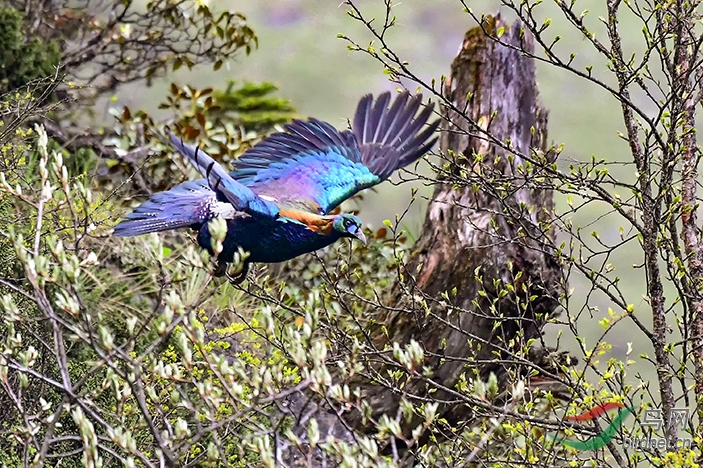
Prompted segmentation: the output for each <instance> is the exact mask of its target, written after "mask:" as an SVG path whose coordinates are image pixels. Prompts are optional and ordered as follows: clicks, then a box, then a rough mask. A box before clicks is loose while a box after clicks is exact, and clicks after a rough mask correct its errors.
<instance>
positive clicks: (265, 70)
mask: <svg viewBox="0 0 703 468" xmlns="http://www.w3.org/2000/svg"><path fill="white" fill-rule="evenodd" d="M518 3H519V2H518ZM546 3H548V2H546ZM578 3H583V8H584V9H585V8H589V9H590V10H591V12H590V13H589V15H588V16H587V17H586V24H587V25H588V27H589V28H591V29H592V30H594V31H595V32H596V37H597V38H599V39H601V40H604V41H605V42H606V43H607V37H606V34H605V29H604V26H603V25H602V23H601V22H600V21H599V19H598V16H599V15H603V14H604V11H602V9H603V8H604V3H605V2H598V4H595V2H591V1H588V2H578ZM356 4H357V6H358V7H359V8H360V9H361V10H362V11H363V12H364V14H365V15H367V16H369V17H374V16H376V17H379V21H381V18H382V16H381V14H382V12H383V2H382V1H380V0H358V1H357V2H356ZM467 5H468V6H470V7H471V8H472V10H473V11H474V13H475V14H477V15H479V16H480V15H481V13H486V14H493V13H495V12H496V11H500V12H501V14H502V15H503V17H504V18H506V19H508V20H510V19H511V18H512V17H513V15H511V12H510V11H509V10H508V9H506V8H504V7H503V8H500V5H499V3H498V2H495V1H483V0H481V1H476V0H472V1H471V2H470V3H467ZM210 7H211V8H213V9H215V10H216V9H224V8H231V9H235V10H237V11H240V12H241V13H243V14H244V15H245V16H246V17H247V18H248V21H249V23H250V25H251V27H252V28H253V29H254V31H255V32H256V34H257V35H258V37H259V48H258V50H255V51H253V52H252V54H251V56H248V57H247V56H244V55H242V56H240V57H239V59H238V60H235V61H233V62H231V63H229V64H226V65H225V66H223V67H222V69H221V70H219V71H218V72H213V71H212V70H211V69H208V68H207V67H202V68H200V69H197V70H193V71H190V72H185V71H179V73H178V74H176V75H175V80H176V81H177V82H178V83H179V84H192V85H194V86H196V87H198V88H204V87H210V86H213V87H224V86H225V85H226V83H227V81H228V80H231V79H234V80H238V81H242V80H251V81H271V82H273V83H275V84H276V85H278V86H279V87H280V96H282V97H284V98H286V99H289V100H290V101H291V102H292V104H293V106H294V107H295V108H296V109H297V111H298V113H299V115H300V116H301V117H306V116H315V117H317V118H321V119H325V120H327V121H329V122H330V123H332V124H333V125H335V126H337V127H345V126H346V119H347V118H351V117H352V116H353V111H354V109H355V106H356V102H357V100H358V99H359V97H360V96H361V95H363V94H366V93H374V94H378V93H379V92H382V91H384V90H388V89H393V88H394V87H395V85H394V84H393V83H391V82H389V81H388V80H387V76H386V75H384V73H383V68H382V66H381V65H380V64H379V63H378V62H376V61H375V60H374V59H372V58H371V57H369V56H367V55H365V54H362V53H353V52H350V51H349V50H348V49H347V43H346V42H345V41H344V40H342V39H338V38H337V34H339V33H343V34H345V35H347V36H349V37H350V38H351V39H353V40H355V41H356V42H357V43H359V44H361V45H366V44H368V41H369V40H370V35H369V33H368V31H367V30H366V29H365V27H364V26H363V25H362V24H361V23H359V22H357V21H355V20H353V19H352V18H350V17H349V16H348V15H347V14H346V11H347V8H348V7H347V6H346V5H344V4H340V1H330V0H276V1H265V2H264V1H252V0H228V1H217V2H215V1H214V0H213V1H211V2H210ZM463 9H464V6H463V5H462V4H461V3H460V2H459V1H458V0H432V1H427V0H404V1H403V2H399V3H398V4H397V5H396V6H395V7H394V10H393V11H394V13H395V15H396V16H397V25H396V26H395V27H394V28H393V29H392V31H391V33H390V35H389V37H388V40H389V43H390V44H391V46H392V49H393V50H394V51H395V52H396V53H397V54H398V55H399V56H400V57H401V58H403V59H404V60H407V61H408V62H410V66H411V68H412V69H413V70H414V72H415V73H416V74H417V75H419V76H420V77H421V78H422V79H424V80H427V81H428V82H429V81H430V80H431V79H432V78H439V77H440V76H441V75H442V74H446V73H448V71H449V66H450V63H451V61H452V59H453V58H454V56H455V54H456V53H457V51H458V49H459V46H460V43H461V40H462V38H463V35H464V33H465V32H466V31H467V30H468V29H469V28H471V27H473V26H475V24H476V23H475V21H474V20H473V19H472V18H471V16H470V15H469V14H467V13H465V12H464V11H463ZM536 12H537V15H538V16H541V17H544V18H546V17H550V18H552V20H553V21H552V25H551V26H550V28H549V29H548V30H547V31H546V33H545V34H546V37H547V38H552V37H553V36H556V35H560V36H561V37H562V40H561V41H560V43H559V45H558V47H557V50H559V51H560V52H561V53H562V55H563V57H564V58H565V59H567V60H568V56H569V53H571V52H574V53H576V54H577V57H576V60H575V64H577V65H578V66H579V67H582V69H583V68H585V67H586V66H587V65H592V66H593V69H594V74H595V75H596V76H599V77H601V78H602V79H603V80H604V81H605V82H607V83H611V84H612V83H613V82H614V77H612V76H611V75H610V74H609V72H608V71H607V69H606V62H605V59H604V58H603V57H602V56H600V55H598V53H597V52H596V51H595V49H594V48H593V47H592V46H591V44H590V43H589V42H588V41H587V40H585V39H584V38H583V37H582V35H581V34H580V33H579V32H578V31H576V30H575V29H573V28H572V27H571V26H569V25H568V24H567V23H566V21H565V20H564V18H563V16H562V15H561V13H559V12H558V11H557V10H556V8H555V7H554V6H553V5H540V6H539V7H538V8H537V9H536ZM620 26H621V30H622V32H623V36H624V37H623V39H624V48H625V50H626V51H627V53H626V55H628V53H631V52H636V51H639V50H640V49H641V48H642V45H641V42H642V41H641V37H642V35H641V28H642V26H641V24H638V23H637V21H636V20H635V19H634V18H633V17H628V16H627V14H626V13H625V12H623V16H622V17H621V21H620ZM538 52H539V50H538ZM171 79H174V78H173V76H171V77H170V78H169V80H168V81H161V82H157V83H156V85H155V87H152V88H146V87H143V86H133V87H131V88H130V89H128V90H125V91H123V92H122V93H121V94H120V95H119V96H118V100H117V105H118V106H120V107H121V106H122V105H128V106H130V107H132V108H144V107H146V108H148V109H152V110H154V109H155V107H156V105H157V103H158V102H159V101H160V100H161V99H162V98H163V96H164V95H165V87H166V86H167V84H168V83H169V82H170V80H171ZM538 80H539V86H540V92H541V95H542V101H543V105H544V106H545V107H546V108H547V109H548V110H549V112H550V118H549V136H550V139H552V140H553V141H554V142H555V143H556V144H561V143H563V144H564V145H565V150H564V152H563V153H562V156H561V159H560V164H561V165H562V167H568V164H569V163H570V162H573V161H587V160H589V159H590V158H591V156H592V155H596V156H597V157H598V158H606V159H608V161H612V162H621V163H624V162H627V161H629V160H630V159H631V158H630V155H629V152H628V147H627V145H626V143H625V142H624V141H623V140H622V139H621V138H620V137H619V136H618V132H624V126H623V124H622V117H621V114H620V106H619V104H618V102H617V101H616V100H615V99H614V98H613V97H612V96H611V95H610V94H609V93H608V92H606V91H604V90H602V89H600V88H599V87H598V86H596V85H594V84H591V83H588V82H586V81H584V80H582V79H580V78H578V77H576V76H574V75H573V74H571V73H568V72H565V71H563V70H559V69H557V68H555V67H553V66H551V65H546V64H543V63H539V64H538ZM635 97H636V98H638V97H637V96H635ZM112 105H114V103H113V104H112ZM644 105H645V108H647V107H646V104H644ZM425 170H426V169H425ZM610 172H611V173H612V174H616V175H617V176H618V177H620V178H622V179H627V180H632V179H633V175H634V167H633V166H631V165H628V164H617V165H615V166H613V167H612V168H611V171H610ZM396 178H397V176H396ZM413 186H414V185H413V184H412V183H408V184H403V185H401V186H399V187H394V186H391V185H390V184H387V183H386V184H383V185H382V186H381V187H380V188H378V190H377V191H376V193H367V194H366V196H365V197H364V200H363V202H362V203H360V206H359V208H360V210H361V217H362V219H364V221H365V222H366V223H367V224H370V225H371V226H376V227H378V226H379V225H380V224H381V222H382V221H383V220H384V219H391V220H393V219H394V217H395V215H396V214H399V213H401V212H403V211H404V210H405V208H406V207H407V206H408V203H409V202H410V198H411V195H410V193H411V187H413ZM419 193H420V195H421V196H424V197H428V196H429V195H431V193H432V189H431V188H427V187H425V188H424V189H422V190H421V191H420V192H419ZM621 195H623V197H627V195H628V194H626V193H625V194H621ZM557 202H558V206H559V209H560V210H561V211H563V210H565V209H566V203H565V198H564V197H559V198H558V200H557ZM425 206H426V201H422V202H417V203H414V204H413V206H412V207H411V210H410V216H409V217H408V218H407V219H406V220H405V224H406V228H407V229H409V230H410V231H411V233H412V234H414V235H417V234H418V233H419V230H420V227H421V225H422V220H423V216H424V208H425ZM345 208H347V209H349V208H354V206H353V205H347V206H345ZM605 208H606V207H598V206H596V205H589V206H588V207H587V208H586V209H585V210H583V211H581V212H579V213H578V215H576V216H574V217H573V221H574V225H577V226H584V231H585V232H586V233H590V232H591V231H593V230H596V231H598V233H599V235H600V238H601V240H603V241H604V242H606V243H609V244H616V243H618V242H619V240H620V227H621V226H623V227H624V229H625V231H627V230H628V229H629V226H626V225H623V224H622V223H621V221H620V220H619V219H618V218H617V217H615V216H606V217H603V218H601V215H602V214H603V213H605V211H604V210H605ZM560 237H561V238H562V239H564V240H567V239H568V238H567V237H566V236H564V235H563V234H562V235H560ZM641 257H642V255H641V251H640V249H639V246H638V245H637V244H636V243H634V242H633V243H630V244H627V245H626V246H624V247H622V248H619V249H616V250H615V251H614V252H613V254H612V255H611V256H610V258H609V259H608V261H609V262H610V263H612V264H613V265H615V267H616V271H615V274H617V275H618V276H620V278H622V282H621V285H622V291H623V293H624V295H625V297H626V298H627V300H628V302H629V303H632V304H634V306H635V312H636V313H637V314H638V316H639V317H640V319H641V320H642V321H643V322H644V323H645V324H648V325H649V324H651V319H650V315H649V308H648V305H647V303H646V302H645V299H644V297H643V296H644V295H645V294H646V287H645V282H644V275H643V272H642V270H641V269H637V268H633V265H635V264H641V263H642V258H641ZM600 261H602V259H600ZM596 263H597V262H596ZM596 263H594V265H595V264H596ZM570 286H571V288H573V291H574V292H573V300H572V302H571V304H570V307H569V308H570V310H571V312H572V313H573V314H577V313H578V312H579V311H580V310H582V307H583V305H584V303H585V302H586V298H587V297H588V306H589V307H590V309H589V310H584V311H583V313H582V314H581V315H580V319H579V320H578V324H577V331H578V333H579V335H581V336H582V337H584V338H585V342H586V345H587V346H588V347H589V348H591V347H593V346H594V345H595V343H596V341H597V340H598V339H599V338H600V336H601V335H602V333H603V328H602V326H601V325H599V323H598V321H599V320H600V319H601V318H602V317H604V316H607V309H608V307H609V306H610V304H609V301H608V300H607V299H606V298H605V297H604V296H603V295H602V294H599V293H593V294H589V291H590V289H591V287H590V283H589V282H588V281H587V280H586V279H585V278H584V277H582V276H581V275H580V274H574V275H572V276H571V278H570ZM671 299H673V295H671V294H670V300H671ZM616 313H617V314H619V315H620V314H621V313H622V312H621V311H618V310H616ZM672 326H674V325H673V323H672ZM674 327H675V326H674ZM565 328H566V327H559V326H551V327H549V329H548V330H547V332H548V333H547V338H548V341H549V342H551V343H552V344H553V343H554V341H555V340H556V335H557V331H558V330H559V329H565ZM569 335H570V332H568V331H567V332H566V333H564V336H563V337H562V341H561V343H562V346H563V347H566V348H568V349H571V350H574V351H576V350H577V345H576V343H575V341H574V340H573V339H572V338H570V336H569ZM605 340H606V341H608V342H609V343H611V344H612V345H613V348H612V350H611V351H609V352H608V353H607V354H606V355H605V356H602V357H601V358H600V361H601V362H602V363H605V362H607V359H608V358H610V357H614V358H618V359H623V358H624V357H625V352H626V350H627V343H628V342H634V352H633V354H632V355H631V356H630V357H631V358H633V359H636V360H637V361H638V362H637V364H635V366H634V369H635V370H636V371H639V372H642V374H643V378H644V380H650V379H652V380H653V377H654V373H653V369H652V367H651V366H649V365H648V364H646V363H644V362H643V361H642V360H640V359H638V358H637V355H638V354H639V353H641V352H646V353H648V354H649V355H650V356H651V355H652V353H651V346H650V345H649V343H648V342H647V341H646V339H645V338H644V336H643V335H642V334H641V332H639V331H638V330H636V329H635V328H634V326H633V324H632V322H630V321H629V319H626V320H623V321H622V322H620V323H619V324H617V325H616V326H615V327H613V328H612V329H611V330H610V331H609V333H608V334H607V336H606V337H605ZM672 341H674V340H672ZM575 355H577V356H579V357H581V353H580V352H578V351H577V352H575ZM635 374H636V372H631V373H630V374H629V376H628V381H630V383H634V384H636V382H635ZM653 390H655V389H654V388H653Z"/></svg>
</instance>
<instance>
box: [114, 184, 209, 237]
mask: <svg viewBox="0 0 703 468" xmlns="http://www.w3.org/2000/svg"><path fill="white" fill-rule="evenodd" d="M216 201H217V199H216V197H215V193H214V192H213V191H212V190H210V188H209V187H208V185H207V182H205V180H204V179H200V180H193V181H188V182H184V183H182V184H180V185H177V186H176V187H174V188H172V189H171V190H168V191H165V192H158V193H155V194H154V195H152V197H151V198H150V199H149V200H147V201H146V202H144V203H143V204H142V205H141V206H139V207H138V208H137V209H136V210H134V212H132V213H130V214H129V215H127V216H125V218H124V219H123V220H122V222H120V224H118V225H117V226H115V232H114V234H115V235H116V236H120V237H129V236H139V235H141V234H148V233H150V232H160V231H168V230H169V229H178V228H185V227H188V226H192V225H194V224H200V223H203V222H206V221H208V220H209V219H210V218H211V217H212V214H211V207H212V205H213V204H214V203H215V202H216Z"/></svg>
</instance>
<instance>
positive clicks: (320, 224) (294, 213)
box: [279, 209, 334, 234]
mask: <svg viewBox="0 0 703 468" xmlns="http://www.w3.org/2000/svg"><path fill="white" fill-rule="evenodd" d="M279 215H280V216H281V217H285V218H290V219H294V220H296V221H300V222H301V223H303V224H305V225H306V226H307V227H308V229H310V230H311V231H313V232H318V233H320V234H329V233H330V232H332V229H333V227H332V223H333V221H334V216H320V215H316V214H315V213H310V212H307V211H300V210H286V209H281V210H280V212H279Z"/></svg>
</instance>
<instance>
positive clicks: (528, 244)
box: [349, 17, 564, 430]
mask: <svg viewBox="0 0 703 468" xmlns="http://www.w3.org/2000/svg"><path fill="white" fill-rule="evenodd" d="M499 31H500V33H501V34H502V37H501V40H502V42H505V43H507V44H510V45H513V46H515V48H511V47H508V46H505V45H502V44H500V43H499V42H498V41H496V40H495V39H494V38H491V37H489V36H488V35H487V34H486V33H488V34H497V33H498V32H499ZM520 49H523V50H528V51H529V50H532V49H533V40H532V38H531V37H530V36H529V35H527V34H524V31H521V25H520V23H515V24H513V25H512V26H506V25H505V24H503V22H502V20H501V19H500V17H496V18H492V19H489V20H487V21H486V23H485V24H483V25H482V27H477V28H474V29H472V30H470V31H468V32H467V34H466V36H465V38H464V41H463V44H462V47H461V50H460V52H459V55H458V56H457V57H456V58H455V59H454V62H453V63H452V67H451V75H450V76H449V77H448V78H447V80H446V83H445V84H444V96H445V97H446V99H447V101H448V102H447V103H445V106H444V108H443V117H444V123H443V128H442V136H441V140H440V141H441V153H442V155H443V158H444V159H446V160H447V161H450V162H449V164H448V167H447V166H445V168H446V170H443V171H441V173H440V175H439V177H438V180H437V185H436V188H435V191H434V195H433V197H432V200H431V202H430V205H429V208H428V210H427V216H426V219H425V222H424V227H423V230H422V237H421V238H420V240H419V242H418V244H417V247H416V250H415V253H414V255H413V257H412V258H411V259H410V261H409V263H408V264H407V268H406V270H405V274H404V275H403V276H404V278H403V279H402V280H401V282H400V283H399V284H397V285H396V288H395V291H396V294H395V297H394V300H393V301H392V302H393V308H392V311H390V312H384V314H383V316H382V317H379V318H378V325H377V326H376V328H375V329H374V330H373V337H374V342H375V344H376V348H377V349H378V350H383V349H386V350H388V349H392V347H393V343H395V342H397V343H399V344H400V347H401V349H402V348H403V346H404V345H405V344H408V343H410V342H411V341H412V340H414V341H416V342H418V343H419V344H420V346H421V347H422V348H423V350H424V356H425V360H424V363H423V366H424V367H425V368H426V369H429V370H430V372H429V375H427V374H426V375H425V376H423V375H421V374H422V373H423V370H422V369H418V371H417V372H415V373H406V374H405V377H404V379H403V381H402V382H391V381H390V380H389V378H388V370H392V369H400V366H399V365H398V364H394V363H393V362H390V361H391V360H390V359H388V353H379V359H376V358H374V359H373V361H375V362H376V363H374V362H372V360H371V359H369V368H370V369H371V371H370V372H369V374H367V375H366V378H368V379H370V381H371V382H372V384H369V382H365V383H364V382H359V383H358V384H359V388H360V390H361V398H360V401H365V402H366V403H368V404H369V405H370V407H371V408H372V410H373V412H372V415H373V417H374V419H376V418H377V417H379V416H380V415H381V414H384V413H385V414H388V415H389V416H390V417H394V416H395V415H396V414H397V408H398V406H399V403H400V400H401V398H407V399H408V400H410V401H413V399H414V397H420V398H427V397H430V398H433V399H437V400H456V394H455V393H454V388H455V386H456V384H457V382H459V380H460V378H461V376H462V374H466V376H467V377H468V378H470V379H473V378H480V379H483V380H484V381H485V380H486V379H487V378H488V376H489V375H490V373H495V374H496V376H498V379H499V382H502V383H503V384H506V383H507V382H506V378H507V376H508V371H515V368H514V367H515V366H512V365H510V362H511V361H515V360H516V357H523V358H525V359H526V358H527V355H526V353H525V352H524V351H525V350H526V349H527V348H528V347H529V346H528V342H529V341H530V340H532V339H534V338H537V337H539V336H540V335H541V333H542V327H543V325H544V323H545V318H546V317H548V316H549V315H551V314H554V313H555V310H556V309H557V307H558V305H559V302H558V300H559V297H560V295H561V294H562V292H563V291H564V281H563V274H562V270H561V267H560V266H559V264H558V263H557V261H556V259H555V257H554V256H553V254H552V246H553V245H554V243H555V234H554V230H553V229H552V228H551V227H550V226H551V224H550V218H551V215H552V209H553V204H554V202H553V196H552V191H551V190H549V189H544V188H541V187H540V185H543V186H546V184H539V182H537V183H535V181H533V180H530V178H531V177H535V178H536V179H537V180H538V181H539V177H542V178H543V177H544V176H543V175H542V176H539V177H538V176H536V175H535V174H531V175H529V174H528V175H525V171H524V165H525V159H524V158H525V157H529V158H542V160H546V156H544V155H545V154H546V153H547V112H546V111H545V110H544V109H543V108H542V107H540V105H539V93H538V89H537V83H536V76H535V63H534V61H533V60H532V59H530V58H528V57H526V56H525V55H524V54H523V53H522V52H521V51H520ZM550 157H552V158H553V155H550ZM550 162H553V161H550ZM382 354H385V356H386V359H382V358H380V356H381V355H382ZM378 361H381V362H382V363H381V364H380V365H379V364H378ZM506 362H507V364H506ZM504 387H505V385H504ZM443 406H444V408H443V412H442V417H444V418H446V419H447V420H448V421H450V422H451V421H456V420H459V419H464V418H467V417H470V414H469V413H470V410H469V408H468V407H467V406H466V405H461V404H457V405H452V404H445V405H443ZM363 419H364V418H363V417H362V416H361V414H359V413H357V414H355V415H352V416H350V417H349V420H350V421H351V422H352V423H353V425H354V426H356V427H363V426H365V425H366V426H369V424H368V423H366V424H364V423H362V420H363ZM418 423H419V420H414V421H412V422H411V424H409V425H407V427H406V429H408V430H409V429H411V428H413V427H416V426H417V424H418ZM366 429H368V430H371V429H372V428H371V427H366Z"/></svg>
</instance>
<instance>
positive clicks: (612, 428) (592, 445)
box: [549, 401, 635, 450]
mask: <svg viewBox="0 0 703 468" xmlns="http://www.w3.org/2000/svg"><path fill="white" fill-rule="evenodd" d="M620 408H622V409H620ZM614 409H618V414H617V415H615V417H614V418H613V420H612V421H611V422H610V424H608V426H607V427H606V428H605V429H603V431H601V432H600V433H599V434H597V435H595V436H593V437H591V438H590V439H588V440H584V441H579V440H569V439H567V438H565V437H557V436H555V435H551V434H550V435H549V437H550V438H551V439H553V440H555V441H556V442H559V443H560V444H562V445H566V446H567V447H571V448H574V449H576V450H598V449H599V448H601V447H604V446H606V445H607V444H608V442H610V441H611V440H612V439H613V437H615V434H616V433H617V431H618V429H619V428H620V426H621V425H622V423H623V421H624V420H625V418H626V417H627V415H628V414H630V413H633V412H634V411H635V409H634V408H632V407H630V406H625V405H623V404H622V403H618V402H615V401H609V402H607V403H602V404H600V405H598V406H595V407H593V408H591V409H590V410H588V411H586V412H585V413H581V414H577V415H575V416H567V418H566V419H568V420H569V421H591V420H592V419H595V418H597V417H598V416H600V415H602V414H605V413H607V412H608V411H610V410H614Z"/></svg>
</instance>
